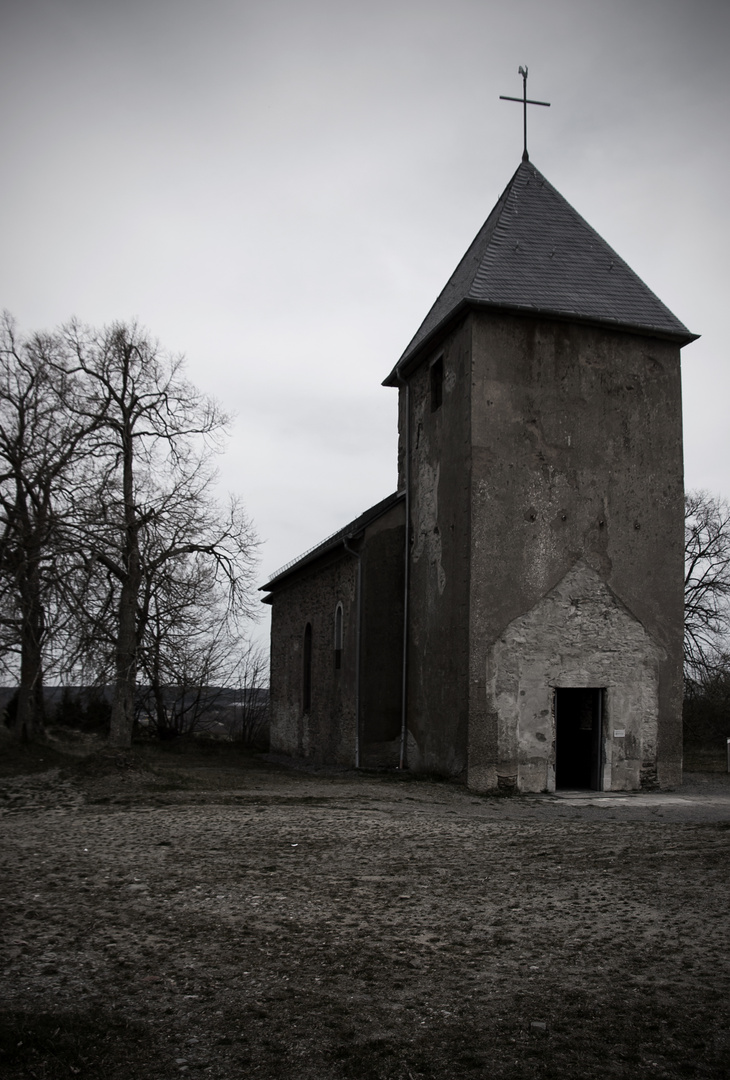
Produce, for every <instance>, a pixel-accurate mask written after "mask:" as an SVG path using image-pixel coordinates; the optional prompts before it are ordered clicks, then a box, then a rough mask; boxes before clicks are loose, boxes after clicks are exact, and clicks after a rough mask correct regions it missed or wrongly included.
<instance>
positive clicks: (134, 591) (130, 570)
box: [109, 415, 142, 750]
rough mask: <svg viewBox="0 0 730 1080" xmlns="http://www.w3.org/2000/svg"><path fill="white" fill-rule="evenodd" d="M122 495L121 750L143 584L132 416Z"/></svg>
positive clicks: (127, 727) (117, 704) (130, 720)
mask: <svg viewBox="0 0 730 1080" xmlns="http://www.w3.org/2000/svg"><path fill="white" fill-rule="evenodd" d="M122 453H123V462H122V491H123V495H124V526H125V529H124V532H125V535H124V554H125V560H124V562H125V571H126V573H125V575H124V578H123V580H122V588H121V591H120V594H119V629H118V636H117V646H116V665H115V666H116V672H115V676H116V678H115V686H114V703H113V705H112V716H111V723H110V725H109V744H110V745H111V746H117V747H119V748H120V749H125V750H126V749H128V748H129V747H130V746H131V745H132V731H133V729H134V694H135V690H136V686H137V642H138V634H139V628H138V626H137V603H138V600H139V590H140V585H141V584H142V577H141V574H140V556H139V527H138V524H137V508H136V506H135V501H134V447H133V440H132V431H131V428H130V424H129V417H128V415H127V416H125V422H124V428H123V436H122Z"/></svg>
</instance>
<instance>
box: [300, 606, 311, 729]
mask: <svg viewBox="0 0 730 1080" xmlns="http://www.w3.org/2000/svg"><path fill="white" fill-rule="evenodd" d="M311 707H312V624H311V623H307V625H306V627H305V630H304V656H303V658H302V712H303V713H308V712H309V710H310V709H311Z"/></svg>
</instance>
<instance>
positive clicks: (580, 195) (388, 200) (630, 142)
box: [0, 0, 730, 582]
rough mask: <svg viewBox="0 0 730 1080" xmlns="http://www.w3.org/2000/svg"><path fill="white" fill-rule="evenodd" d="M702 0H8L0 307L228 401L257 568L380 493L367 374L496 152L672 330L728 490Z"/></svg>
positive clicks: (709, 470)
mask: <svg viewBox="0 0 730 1080" xmlns="http://www.w3.org/2000/svg"><path fill="white" fill-rule="evenodd" d="M729 44H730V5H728V4H726V3H719V2H718V3H715V2H708V0H692V2H689V0H687V2H685V0H611V2H610V3H609V2H607V0H601V2H597V0H559V2H551V0H511V2H510V3H509V4H506V3H504V2H500V3H493V2H484V0H482V2H475V0H450V2H449V3H446V2H443V3H434V2H429V0H425V2H423V0H421V2H416V0H390V2H388V3H385V2H381V0H370V2H369V3H368V4H367V5H365V4H363V3H361V2H359V3H351V2H349V0H314V2H310V0H300V2H298V3H296V2H294V0H288V2H284V0H269V2H266V3H265V2H263V0H256V2H248V3H245V2H244V3H241V2H239V3H233V2H229V0H208V2H206V3H203V2H198V0H195V2H192V0H191V2H188V3H185V2H182V0H157V2H156V0H144V2H143V0H125V2H124V3H118V2H114V0H47V2H39V0H8V2H7V3H6V4H5V5H4V7H3V10H2V15H1V16H0V88H1V90H2V102H3V106H2V113H1V115H2V121H1V123H2V132H1V134H2V145H3V149H4V168H3V184H4V198H3V200H2V204H1V205H0V215H1V230H2V231H1V233H0V235H2V250H3V258H2V264H1V266H0V306H3V307H6V308H8V309H9V310H10V311H11V312H12V313H13V314H14V315H15V316H16V318H17V319H18V320H19V322H20V324H21V327H22V328H23V329H26V330H30V329H41V328H50V327H52V326H54V325H56V324H58V323H60V322H63V321H65V320H67V319H68V318H69V317H70V316H71V315H76V316H77V317H78V318H80V319H81V320H83V321H84V322H89V323H93V324H101V323H104V322H108V321H111V320H113V319H128V318H132V317H137V318H138V319H139V320H140V322H141V323H143V324H144V325H146V326H147V327H148V328H149V329H150V331H151V332H152V333H153V334H154V335H155V336H157V337H158V338H159V339H160V340H161V342H162V343H163V344H164V345H165V346H167V347H168V348H170V349H171V350H173V351H181V352H184V353H185V354H186V356H187V358H188V370H189V374H190V376H191V378H192V379H193V380H194V381H195V382H196V383H197V384H198V385H199V386H200V387H201V388H202V389H204V390H206V391H207V392H209V393H211V394H213V395H214V396H216V397H218V398H219V399H220V400H222V401H223V402H224V404H225V405H226V407H228V408H230V409H232V410H234V411H235V412H236V414H237V419H236V422H235V425H234V427H233V429H232V440H231V443H230V447H229V450H228V453H227V455H226V457H225V458H224V459H223V460H222V462H221V473H222V483H223V486H224V487H226V488H230V489H234V490H236V491H238V492H239V493H240V494H241V496H242V497H243V499H244V501H245V503H246V504H247V506H248V508H249V511H250V513H251V514H252V516H253V517H254V519H255V522H256V524H257V527H258V529H259V532H260V534H261V536H262V538H263V539H264V540H265V541H266V543H265V546H264V548H263V556H262V567H261V581H262V582H263V581H264V580H266V576H267V575H268V574H270V573H271V572H273V571H274V570H275V569H276V568H277V567H278V566H279V565H280V564H282V563H284V562H286V561H288V560H289V559H290V558H292V557H294V556H295V555H297V554H299V553H300V552H301V551H303V550H305V549H306V548H308V547H310V546H311V545H312V544H314V543H316V542H317V541H318V540H320V539H322V538H323V537H325V536H326V535H327V534H328V533H330V532H332V531H334V530H335V529H336V528H338V527H339V526H341V525H343V524H344V523H345V522H346V521H347V520H349V519H350V518H352V517H355V516H356V515H357V514H358V513H360V512H361V511H362V510H364V509H365V508H366V507H368V506H369V505H371V504H372V503H374V502H376V501H377V500H379V499H380V498H382V497H384V496H385V495H387V494H388V493H389V492H390V491H392V490H393V489H394V487H395V480H396V474H395V434H396V432H395V392H394V391H392V390H386V389H384V388H382V387H381V386H380V381H381V380H382V379H383V378H384V377H385V375H386V374H387V373H388V371H389V370H390V369H391V367H392V365H393V363H394V362H395V361H396V360H397V359H398V357H399V355H400V353H401V352H402V350H403V349H404V348H405V346H406V345H407V343H408V341H409V340H410V338H411V337H412V335H413V333H414V332H415V330H416V329H417V327H418V325H419V324H420V322H421V320H422V318H423V317H424V315H425V314H426V312H427V310H428V308H429V307H430V305H431V303H432V302H433V300H434V299H435V297H436V295H437V293H438V292H439V291H440V289H441V287H442V286H443V285H444V283H445V282H446V280H447V278H448V276H449V275H450V273H451V271H452V270H453V268H454V266H455V264H456V262H457V261H458V259H459V258H460V257H461V255H462V254H463V252H464V251H465V250H466V247H467V246H468V244H469V243H470V241H471V239H472V238H473V236H474V234H475V233H476V232H477V230H478V228H479V227H480V225H481V224H482V222H483V221H484V219H485V218H486V216H487V214H488V212H489V210H490V209H491V207H492V205H493V204H494V202H495V201H496V199H497V197H498V196H499V194H500V192H501V191H502V189H503V188H504V186H505V185H506V183H507V181H508V180H509V178H510V176H511V175H512V173H513V171H514V170H515V168H516V167H517V165H518V163H519V160H520V155H521V150H522V130H521V110H520V108H519V107H518V106H517V105H513V104H508V103H505V102H500V101H499V95H500V94H512V95H515V96H516V95H519V94H520V92H521V80H520V78H519V76H518V74H517V68H518V65H519V64H528V65H529V69H530V79H529V91H530V95H531V96H533V97H537V98H540V99H544V100H548V101H551V102H552V107H551V108H550V109H533V110H532V111H531V116H530V137H529V142H530V155H531V158H532V160H533V161H534V162H535V164H536V165H537V166H538V168H539V169H540V170H541V171H542V172H543V173H544V174H545V175H546V176H547V178H548V179H549V180H550V181H551V183H553V184H554V185H555V187H557V188H558V190H559V191H560V192H561V193H562V194H563V195H564V196H565V197H566V198H567V199H568V200H569V201H570V202H571V203H572V204H573V205H574V206H575V208H576V209H577V210H578V211H579V212H580V213H581V214H582V215H583V216H584V217H585V218H587V220H588V221H589V222H590V223H591V225H593V226H594V228H596V229H597V230H598V231H599V232H600V233H601V234H602V235H603V236H604V238H605V239H606V240H607V241H608V243H610V244H611V245H612V246H613V247H615V248H616V250H617V251H618V252H619V254H620V255H621V256H622V257H623V258H624V259H626V261H627V262H628V263H629V264H630V265H631V266H632V267H633V268H634V270H636V271H637V273H639V274H640V276H641V277H643V278H644V280H645V281H646V282H647V284H648V285H649V286H650V287H651V288H652V289H653V290H654V291H655V292H656V293H657V294H658V295H659V297H660V298H661V299H662V300H663V301H664V302H665V303H666V304H667V305H668V306H669V307H670V308H671V309H672V310H673V311H674V312H675V314H676V315H678V316H679V318H680V319H682V321H683V322H685V323H686V324H687V325H688V326H689V328H690V329H691V330H693V331H695V332H698V333H701V334H702V338H701V340H700V341H698V342H696V343H695V344H693V345H691V346H689V347H688V348H687V349H686V350H685V351H684V373H685V374H684V399H685V458H686V479H687V486H688V487H698V486H702V487H707V488H709V489H710V490H712V491H715V492H721V493H723V494H726V495H730V425H728V422H727V417H726V413H727V401H728V396H729V391H730V385H729V384H730V376H729V375H728V364H727V361H726V334H727V330H726V326H725V306H726V297H727V296H728V294H729V293H730V270H729V269H728V258H727V253H728V249H729V248H730V243H729V241H730V237H729V236H728V215H727V210H726V206H725V188H726V183H727V181H726V177H727V174H728V166H730V160H729V159H730V150H729V149H728V135H727V126H728V116H729V115H730V65H729V64H728V62H727V54H728V45H729Z"/></svg>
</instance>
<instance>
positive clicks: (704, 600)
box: [684, 491, 730, 680]
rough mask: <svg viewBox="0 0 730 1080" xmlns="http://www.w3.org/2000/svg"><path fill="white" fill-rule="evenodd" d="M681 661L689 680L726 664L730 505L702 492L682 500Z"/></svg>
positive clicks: (729, 620)
mask: <svg viewBox="0 0 730 1080" xmlns="http://www.w3.org/2000/svg"><path fill="white" fill-rule="evenodd" d="M684 555H685V578H684V660H685V674H686V676H687V678H688V679H691V680H697V679H701V678H704V677H706V676H707V675H709V674H712V673H713V672H716V671H717V670H718V669H719V668H722V667H723V666H724V665H726V663H727V654H728V631H730V505H729V504H728V502H727V500H725V499H721V498H717V497H715V496H712V495H710V494H709V493H708V492H706V491H691V492H688V493H687V495H686V496H685V543H684Z"/></svg>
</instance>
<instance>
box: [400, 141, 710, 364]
mask: <svg viewBox="0 0 730 1080" xmlns="http://www.w3.org/2000/svg"><path fill="white" fill-rule="evenodd" d="M465 305H467V306H469V305H475V306H489V307H498V308H504V309H508V310H512V311H524V312H530V313H532V314H536V315H537V314H540V315H547V316H550V315H553V316H558V317H560V318H570V319H577V320H580V321H588V322H592V323H607V324H610V325H612V326H614V327H617V328H623V329H627V330H636V331H639V332H641V333H648V334H654V335H657V336H660V337H664V338H670V339H672V340H675V341H677V342H679V343H680V344H687V343H688V342H689V341H693V340H694V339H695V337H696V335H695V334H692V333H690V331H689V330H688V329H687V327H686V326H684V324H683V323H681V322H680V321H679V319H677V317H676V316H675V315H673V314H672V312H671V311H670V310H669V308H667V307H666V306H665V305H664V304H663V303H662V302H661V300H659V298H658V297H657V296H655V295H654V293H653V292H652V291H651V289H649V288H648V286H646V285H645V284H644V282H643V281H642V280H641V278H640V277H638V275H637V274H635V273H634V271H633V270H632V269H631V267H630V266H628V265H627V263H625V262H624V260H623V259H622V258H620V256H618V255H617V254H616V252H615V251H613V249H612V248H611V247H609V245H608V244H607V243H606V241H605V240H603V238H602V237H600V236H599V235H598V233H597V232H596V231H595V229H593V228H591V226H590V225H589V224H588V222H587V221H585V220H584V219H583V218H582V217H581V216H580V214H578V213H577V212H576V211H575V210H574V209H573V207H572V206H571V205H570V203H568V202H567V201H566V200H565V199H564V198H563V196H562V195H561V194H560V193H559V192H558V191H556V190H555V188H554V187H553V186H552V185H551V184H550V183H549V182H548V181H547V180H546V179H545V177H544V176H543V175H542V173H540V172H539V171H538V170H537V169H536V168H535V166H534V165H533V164H532V162H530V161H523V162H522V163H521V164H520V167H519V168H518V169H517V172H516V173H515V174H514V176H513V177H512V179H511V180H510V182H509V184H508V185H507V187H506V188H505V191H504V192H503V194H502V196H501V197H500V199H499V201H498V202H497V205H496V206H495V207H494V209H493V210H492V212H491V214H490V215H489V217H488V218H487V220H486V222H485V223H484V225H483V226H482V228H481V229H480V231H479V233H478V234H477V236H476V238H475V239H474V242H473V243H472V244H471V246H470V248H469V250H468V251H467V253H466V254H465V255H464V257H463V259H462V260H461V262H460V263H459V265H458V266H457V268H456V270H455V271H454V273H453V274H452V275H451V278H450V279H449V281H448V283H447V285H446V287H445V288H444V290H443V291H442V292H441V294H440V296H439V297H438V299H437V300H436V303H435V304H434V305H433V307H432V308H431V310H430V311H429V313H428V315H427V316H426V318H425V319H424V321H423V323H422V324H421V326H420V327H419V329H418V331H417V333H416V335H415V337H414V338H413V340H412V341H411V343H410V345H409V346H408V348H407V349H406V351H405V352H404V353H403V356H402V357H401V359H400V361H399V364H403V362H404V361H407V360H409V359H410V358H411V357H413V355H414V354H415V353H416V351H417V350H418V348H419V346H420V345H422V344H423V343H424V342H425V341H426V340H427V338H429V337H430V336H431V335H432V334H433V333H434V332H435V331H436V330H437V329H438V328H439V327H440V326H442V325H443V324H444V323H445V322H446V321H447V320H448V319H449V317H450V316H452V315H453V314H454V313H455V312H456V310H457V309H461V308H463V307H464V306H465ZM394 381H395V370H394V371H393V372H392V373H391V375H390V376H388V378H387V379H386V384H392V383H393V382H394Z"/></svg>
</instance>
